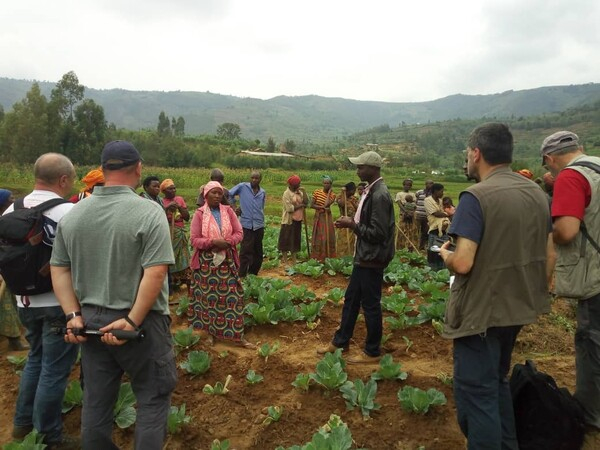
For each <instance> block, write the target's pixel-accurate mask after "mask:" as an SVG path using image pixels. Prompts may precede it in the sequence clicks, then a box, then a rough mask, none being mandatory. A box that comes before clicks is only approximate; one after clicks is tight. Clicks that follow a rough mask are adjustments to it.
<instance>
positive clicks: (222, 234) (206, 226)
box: [200, 181, 233, 267]
mask: <svg viewBox="0 0 600 450" xmlns="http://www.w3.org/2000/svg"><path fill="white" fill-rule="evenodd" d="M213 189H220V190H221V192H222V191H223V186H221V183H219V182H218V181H209V182H208V183H206V185H205V186H204V198H205V199H206V195H207V194H208V193H209V192H210V191H212V190H213ZM227 208H229V206H225V205H222V204H220V203H219V211H220V213H221V228H219V224H218V223H217V221H216V220H215V218H214V216H213V214H212V212H211V211H210V207H209V206H208V202H207V201H205V202H204V205H202V206H201V207H200V211H202V235H203V236H205V237H207V238H209V239H228V238H231V236H232V235H233V225H232V224H231V220H230V219H229V214H228V212H227ZM212 254H213V260H212V263H213V265H214V266H215V267H219V266H220V265H221V264H222V263H223V261H225V258H226V257H227V250H218V249H216V248H213V249H212Z"/></svg>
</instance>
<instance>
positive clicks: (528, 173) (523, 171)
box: [517, 169, 533, 180]
mask: <svg viewBox="0 0 600 450" xmlns="http://www.w3.org/2000/svg"><path fill="white" fill-rule="evenodd" d="M517 173H518V174H519V175H523V176H524V177H525V178H527V179H528V180H531V179H533V173H532V172H531V170H529V169H521V170H518V171H517Z"/></svg>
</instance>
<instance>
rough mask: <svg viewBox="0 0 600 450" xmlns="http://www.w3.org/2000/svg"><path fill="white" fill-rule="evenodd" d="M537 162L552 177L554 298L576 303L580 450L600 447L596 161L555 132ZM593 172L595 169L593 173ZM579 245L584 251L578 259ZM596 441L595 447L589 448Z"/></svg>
mask: <svg viewBox="0 0 600 450" xmlns="http://www.w3.org/2000/svg"><path fill="white" fill-rule="evenodd" d="M541 155H542V162H543V164H544V166H546V167H547V168H548V169H549V170H550V172H551V173H552V175H554V177H555V181H554V189H553V196H552V206H551V207H552V219H553V221H554V223H553V230H554V231H553V238H554V242H555V244H556V250H557V254H558V259H557V262H556V285H555V292H556V294H557V295H559V296H561V297H567V298H573V299H576V300H577V330H576V332H575V365H576V371H577V375H576V388H575V398H576V399H577V400H578V401H579V403H580V404H581V405H582V406H583V409H584V413H585V422H586V424H587V425H588V427H589V429H590V433H588V435H587V436H586V440H587V441H588V442H586V444H584V448H588V447H587V445H588V444H590V447H589V448H598V447H599V446H600V445H599V444H600V439H599V433H598V430H599V429H600V359H599V358H598V355H599V354H600V338H599V336H600V254H599V250H600V248H599V247H598V245H597V244H598V243H600V174H599V173H598V172H597V171H598V170H600V158H598V157H595V156H587V155H586V154H585V153H584V152H583V147H582V146H581V145H579V138H578V136H577V135H576V134H575V133H572V132H570V131H558V132H556V133H554V134H552V135H550V136H548V137H547V138H546V139H544V142H543V144H542V146H541ZM594 166H596V167H594ZM582 245H583V246H584V248H585V253H584V256H583V257H581V256H580V255H581V249H582ZM594 441H596V442H598V444H596V447H593V445H592V444H593V442H594Z"/></svg>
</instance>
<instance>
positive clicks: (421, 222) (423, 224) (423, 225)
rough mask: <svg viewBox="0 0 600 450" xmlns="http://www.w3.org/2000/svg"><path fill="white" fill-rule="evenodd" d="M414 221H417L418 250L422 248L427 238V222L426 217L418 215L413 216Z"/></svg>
mask: <svg viewBox="0 0 600 450" xmlns="http://www.w3.org/2000/svg"><path fill="white" fill-rule="evenodd" d="M415 221H416V223H417V228H418V229H419V250H423V249H424V248H425V246H426V245H427V240H428V238H429V236H428V234H429V222H427V217H418V216H415Z"/></svg>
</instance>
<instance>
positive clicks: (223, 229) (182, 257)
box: [0, 169, 364, 348]
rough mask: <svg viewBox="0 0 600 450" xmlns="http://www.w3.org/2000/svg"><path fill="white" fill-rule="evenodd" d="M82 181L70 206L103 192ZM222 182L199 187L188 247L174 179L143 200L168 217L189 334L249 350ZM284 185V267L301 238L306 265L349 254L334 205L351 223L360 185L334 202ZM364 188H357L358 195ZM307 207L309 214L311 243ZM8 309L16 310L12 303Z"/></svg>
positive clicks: (235, 224)
mask: <svg viewBox="0 0 600 450" xmlns="http://www.w3.org/2000/svg"><path fill="white" fill-rule="evenodd" d="M81 181H82V182H83V183H84V184H85V188H83V189H82V190H81V192H79V193H78V194H76V195H74V196H73V197H71V198H70V199H69V200H70V201H72V202H74V203H76V202H78V201H84V200H85V198H87V197H88V196H90V195H91V194H92V192H93V190H94V187H95V186H102V185H104V176H103V174H102V171H101V170H100V169H94V170H92V171H90V172H89V173H88V174H86V176H85V177H83V178H82V180H81ZM220 181H221V182H219V181H210V182H209V183H207V184H206V185H204V186H203V187H202V188H201V189H202V192H201V194H202V195H201V196H200V197H203V198H204V201H203V202H202V203H201V206H200V207H199V208H198V209H197V210H196V212H195V214H193V217H192V220H191V224H190V238H189V240H188V238H187V236H186V232H185V223H186V222H188V221H189V220H190V213H189V210H188V207H187V205H186V202H185V200H184V199H183V197H181V196H179V195H177V187H176V185H175V182H174V181H173V180H172V179H169V178H167V179H165V180H162V181H161V180H160V179H159V178H158V177H155V176H149V177H147V178H146V179H145V180H144V181H143V191H142V192H141V193H140V195H141V196H142V197H145V198H147V199H148V200H149V201H154V202H156V203H158V204H159V205H160V206H161V207H162V208H163V209H164V211H165V220H167V222H168V223H169V227H170V231H171V241H172V245H173V252H174V255H175V264H173V265H172V266H170V267H169V291H170V293H173V292H174V291H175V290H177V289H180V290H185V289H189V292H190V293H191V294H192V295H191V297H192V298H191V299H190V305H189V308H188V320H189V321H190V323H191V324H192V325H193V327H194V328H196V329H200V330H203V331H204V332H206V333H207V334H208V339H209V340H210V341H213V340H214V339H215V338H216V339H223V340H228V341H232V342H234V343H237V344H239V345H241V346H243V347H248V348H254V345H253V344H251V343H250V342H248V341H246V339H245V338H244V316H243V311H244V296H243V287H242V283H241V279H240V276H239V263H240V262H239V255H238V252H237V245H238V244H239V243H240V242H241V241H242V238H243V230H242V226H241V224H240V221H239V219H238V216H237V215H236V212H235V211H234V210H233V208H232V207H231V206H229V204H228V201H227V198H225V197H224V193H227V191H226V190H225V189H224V187H223V186H222V182H223V180H222V179H221V180H220ZM287 184H288V187H287V189H286V190H285V192H284V193H283V198H282V202H283V215H282V221H281V231H280V235H279V241H278V248H279V250H280V251H281V254H282V259H283V261H284V263H288V262H290V263H292V264H293V263H295V262H296V255H297V253H298V252H299V251H300V248H301V245H302V239H303V238H305V239H306V244H307V246H310V247H309V249H310V256H311V258H314V259H317V260H319V261H324V260H325V258H333V257H336V256H340V255H352V254H353V252H354V243H355V239H354V235H353V233H351V232H349V230H347V229H338V230H337V235H336V229H335V228H334V225H333V223H334V218H333V214H332V206H334V205H337V207H338V209H339V215H343V216H350V217H353V216H354V215H355V214H356V209H357V206H358V201H359V199H358V197H357V196H356V191H357V186H356V185H355V184H354V183H352V182H351V183H348V184H346V185H345V186H344V187H342V189H341V192H340V194H338V195H336V194H335V193H334V192H333V190H332V184H333V180H332V178H331V177H330V176H323V187H322V188H319V189H316V190H315V191H314V192H313V193H312V195H311V196H310V198H309V196H308V195H307V193H306V191H305V190H304V189H302V188H301V179H300V177H299V176H298V175H292V176H291V177H289V179H288V180H287ZM363 187H364V186H363V185H359V195H360V191H361V190H362V188H363ZM6 200H8V198H7V199H6ZM306 208H311V209H314V223H313V227H312V233H311V234H312V239H311V240H310V244H309V239H308V225H307V220H306ZM303 224H304V230H303ZM303 231H304V234H305V236H303ZM190 247H191V249H192V254H191V255H190ZM5 303H6V304H7V305H9V306H11V307H12V306H14V305H13V304H12V303H13V302H12V300H11V301H10V302H9V301H7V302H5ZM2 305H3V306H2V308H3V309H7V311H8V309H10V308H8V306H7V305H4V303H3V304H2ZM10 311H12V309H11V310H10ZM10 311H9V312H10ZM3 317H5V319H4V320H3V323H1V324H0V325H2V326H3V327H4V328H2V329H0V333H2V334H5V335H7V336H8V337H9V338H10V342H11V343H12V342H14V343H15V346H17V343H18V342H20V341H19V333H20V327H19V324H18V319H17V320H12V322H14V323H12V322H11V323H10V324H9V323H8V322H10V320H8V319H11V318H12V319H15V318H16V317H17V316H16V312H15V314H14V315H13V316H11V315H10V314H6V311H5V314H4V316H3ZM15 348H17V347H15Z"/></svg>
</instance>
